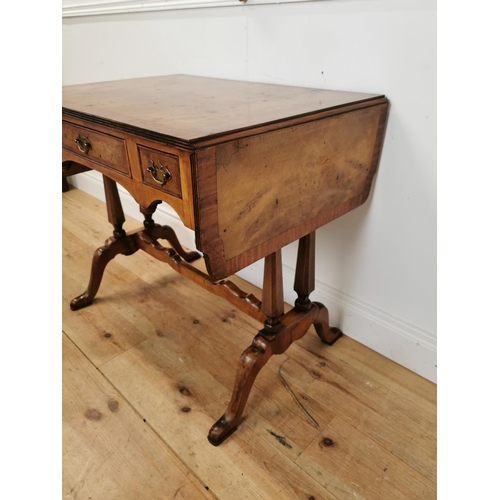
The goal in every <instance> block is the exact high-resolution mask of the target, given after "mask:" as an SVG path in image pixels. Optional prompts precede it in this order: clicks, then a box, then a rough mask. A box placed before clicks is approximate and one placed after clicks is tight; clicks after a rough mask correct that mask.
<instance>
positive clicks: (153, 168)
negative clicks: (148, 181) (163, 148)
mask: <svg viewBox="0 0 500 500" xmlns="http://www.w3.org/2000/svg"><path fill="white" fill-rule="evenodd" d="M149 161H150V165H149V167H148V168H147V169H146V170H147V171H148V172H149V173H150V174H151V177H152V178H153V180H154V181H155V182H157V183H158V184H160V185H162V186H163V184H165V182H167V181H169V180H170V179H171V178H172V174H171V173H170V170H169V169H168V167H164V166H163V165H162V164H161V163H160V160H156V165H155V162H154V161H153V160H149ZM158 171H159V172H160V174H161V176H162V180H160V179H158V178H157V177H156V173H157V172H158Z"/></svg>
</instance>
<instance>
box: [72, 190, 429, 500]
mask: <svg viewBox="0 0 500 500" xmlns="http://www.w3.org/2000/svg"><path fill="white" fill-rule="evenodd" d="M138 225H140V224H139V223H138V222H137V221H133V220H127V221H125V223H124V226H123V227H124V229H125V230H127V231H130V230H132V229H133V228H135V227H137V226H138ZM111 231H112V227H111V225H110V224H109V223H108V222H107V212H106V207H105V205H104V204H103V203H101V202H99V201H97V200H95V199H94V198H92V197H90V196H88V195H86V194H85V193H82V192H81V191H78V190H75V189H70V191H69V192H67V193H64V195H63V293H64V297H63V306H62V312H63V330H64V334H65V335H66V336H67V337H68V339H70V340H71V342H70V343H66V344H65V345H66V346H69V347H68V349H66V347H65V353H66V354H65V356H66V357H65V361H64V363H65V365H64V366H65V370H64V373H63V383H64V385H63V409H64V415H63V441H64V443H65V446H64V449H63V469H64V470H63V478H64V482H63V492H64V494H65V495H66V498H84V499H88V498H89V497H92V500H100V499H103V500H104V499H105V500H113V499H120V500H121V499H128V498H156V499H162V498H176V499H179V498H193V499H195V498H203V495H204V494H207V495H208V496H207V498H210V497H213V498H219V499H228V500H234V499H235V498H237V499H269V500H276V499H294V500H297V499H300V500H311V498H313V499H315V500H319V499H323V500H332V499H348V498H349V499H353V498H356V499H366V500H371V499H380V500H393V499H424V500H427V499H434V498H436V386H435V385H434V384H432V383H431V382H429V381H427V380H424V379H422V378H421V377H419V376H418V375H415V374H414V373H411V372H410V371H408V370H406V369H405V368H402V367H401V366H399V365H396V364H395V363H393V362H392V361H390V360H388V359H386V358H384V357H382V356H380V355H379V354H377V353H375V352H373V351H371V350H370V349H368V348H366V347H364V346H362V345H360V344H358V343H357V342H355V341H354V340H352V339H350V338H348V337H345V336H344V337H342V338H340V339H339V340H338V341H337V342H336V344H335V348H331V347H328V346H326V345H324V344H322V343H321V342H318V338H317V335H316V334H315V332H314V329H312V328H311V329H310V331H309V332H308V333H307V334H306V335H305V336H304V337H303V338H302V339H301V340H298V341H297V342H295V343H294V344H293V345H292V346H291V347H290V348H289V349H288V350H287V351H286V353H285V354H283V355H281V356H273V357H272V358H271V359H270V360H269V362H268V363H267V364H266V366H265V367H264V368H263V369H262V370H261V372H260V374H259V377H258V378H257V380H256V381H255V384H254V387H253V389H252V392H251V394H250V397H249V400H248V403H247V406H246V409H245V412H244V414H243V418H244V424H245V425H242V426H241V427H240V428H239V429H238V431H237V432H236V433H235V434H234V435H233V436H231V438H230V439H229V440H228V441H226V442H224V443H223V444H221V445H220V446H219V447H217V448H215V447H213V446H211V445H210V444H209V443H208V441H207V439H206V433H207V429H208V428H209V427H210V426H211V425H212V423H213V422H214V421H215V420H216V419H217V418H218V417H219V416H220V415H221V414H222V412H223V411H224V410H225V408H226V407H227V404H228V402H229V399H230V397H231V392H232V388H233V383H234V373H235V368H236V365H237V360H238V357H239V356H240V354H241V352H242V351H243V350H244V349H245V348H246V347H247V346H248V345H249V343H250V342H251V339H252V338H253V337H254V336H255V333H256V332H257V330H258V329H259V328H260V326H261V324H260V323H259V322H258V321H255V320H254V319H252V318H251V317H249V316H247V315H245V314H243V313H241V312H239V311H238V310H236V308H234V306H232V305H231V304H228V303H227V302H226V301H225V300H224V299H222V298H219V297H216V296H214V295H211V294H209V293H208V292H206V291H205V290H203V289H202V288H201V287H199V286H197V285H196V284H194V283H192V282H191V281H189V280H187V279H185V278H184V277H183V276H180V275H178V274H177V273H176V272H175V271H173V270H171V269H170V268H169V267H168V266H166V265H165V264H163V263H162V262H159V261H157V260H155V259H153V258H151V257H150V256H149V255H147V254H145V253H143V252H138V253H136V254H134V255H133V256H130V257H125V256H118V257H117V258H116V259H114V260H113V261H112V262H111V263H110V264H109V266H108V269H107V272H106V273H105V276H104V279H103V283H102V285H101V290H100V293H99V296H98V298H96V300H95V302H94V304H93V305H92V306H90V307H88V308H85V309H82V310H79V311H76V312H73V311H70V309H69V300H70V298H72V297H74V296H75V295H77V294H78V293H81V292H82V291H83V289H84V288H85V286H86V284H87V279H88V272H89V264H90V259H91V257H92V254H93V251H94V249H95V247H97V246H99V245H101V244H102V242H103V241H104V240H105V239H106V238H107V237H108V236H109V235H110V234H111ZM196 265H197V266H200V267H201V266H202V265H203V262H202V261H197V262H196ZM231 279H232V280H234V281H235V283H237V284H238V286H240V287H241V288H243V289H245V290H246V291H248V292H251V293H253V294H254V295H255V296H256V297H258V298H260V297H261V292H260V290H258V289H256V288H255V287H253V286H251V285H249V284H245V283H244V282H242V280H239V279H238V278H236V277H232V278H231ZM289 308H290V306H289V305H285V310H288V309H289ZM70 370H71V371H70ZM110 400H112V401H115V402H117V403H118V408H119V411H118V412H113V411H112V408H115V406H116V405H115V403H111V407H110V406H109V405H108V402H109V401H110ZM86 412H87V413H86ZM85 415H87V416H85ZM99 416H100V418H98V417H99ZM141 492H143V493H141ZM176 495H177V496H176Z"/></svg>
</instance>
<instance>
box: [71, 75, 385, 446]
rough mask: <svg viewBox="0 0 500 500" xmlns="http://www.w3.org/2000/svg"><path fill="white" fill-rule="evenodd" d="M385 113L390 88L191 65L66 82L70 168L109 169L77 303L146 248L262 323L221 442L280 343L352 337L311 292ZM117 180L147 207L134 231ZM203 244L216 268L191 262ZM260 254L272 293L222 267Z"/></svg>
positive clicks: (362, 178) (241, 367)
mask: <svg viewBox="0 0 500 500" xmlns="http://www.w3.org/2000/svg"><path fill="white" fill-rule="evenodd" d="M387 111H388V101H387V99H386V98H385V97H384V96H382V95H376V94H364V93H354V92H343V91H332V90H319V89H308V88H298V87H288V86H279V85H269V84H260V83H249V82H239V81H231V80H220V79H214V78H203V77H194V76H187V75H170V76H159V77H148V78H137V79H130V80H120V81H112V82H103V83H93V84H85V85H72V86H66V87H63V109H62V112H63V117H62V119H63V121H62V153H63V157H62V161H63V172H66V173H68V172H80V171H84V170H87V169H93V170H96V171H98V172H100V173H102V174H103V180H104V189H105V195H106V204H107V211H108V219H109V221H110V223H111V224H112V226H113V235H112V236H111V237H110V238H109V239H108V240H107V241H106V242H105V243H104V246H102V247H100V248H98V249H97V250H96V252H95V254H94V257H93V261H92V267H91V272H90V281H89V285H88V287H87V289H86V290H85V292H84V293H83V294H82V295H80V296H78V297H76V298H75V299H73V301H72V302H71V309H73V310H76V309H79V308H82V307H85V306H88V305H90V304H91V303H92V301H93V299H94V297H95V295H96V293H97V291H98V288H99V285H100V282H101V279H102V275H103V272H104V269H105V267H106V264H107V263H108V262H109V261H110V260H111V259H113V258H114V257H115V256H116V255H118V254H124V255H131V254H133V253H134V252H136V251H137V250H139V249H140V250H144V251H145V252H147V253H148V254H150V255H152V256H154V257H156V258H157V259H159V260H161V261H163V262H165V263H167V264H168V265H170V266H171V267H172V268H174V269H175V270H176V271H178V272H179V273H181V274H182V275H183V276H185V277H187V278H189V279H191V280H193V281H194V282H196V283H198V284H199V285H201V286H202V287H204V288H205V289H206V290H207V291H209V292H212V293H214V294H216V295H219V296H222V297H224V298H226V299H227V300H228V301H230V302H231V303H232V304H233V305H235V306H236V307H238V308H239V309H241V310H242V311H244V312H245V313H247V314H249V315H251V316H252V317H254V318H256V319H258V320H260V321H261V322H262V324H263V326H262V329H261V330H260V331H259V332H258V333H257V335H256V337H255V338H254V339H253V342H252V344H251V345H250V347H248V348H247V349H246V350H245V351H244V352H243V354H242V356H241V357H240V360H239V363H238V367H237V372H236V380H235V385H234V390H233V394H232V398H231V401H230V403H229V406H228V408H227V410H226V412H225V413H224V414H223V415H222V417H221V418H220V419H219V420H218V421H217V422H215V424H214V425H213V427H212V428H211V429H210V431H209V434H208V439H209V441H210V443H212V444H213V445H218V444H220V443H221V442H222V441H224V440H225V439H226V438H227V437H228V436H229V435H230V434H231V433H232V432H234V431H235V430H236V428H237V426H238V425H239V423H240V422H241V419H242V413H243V410H244V408H245V404H246V401H247V399H248V395H249V393H250V390H251V388H252V385H253V382H254V380H255V377H256V376H257V374H258V372H259V371H260V369H261V368H262V367H263V366H264V365H265V364H266V362H267V361H268V359H269V358H270V357H271V356H272V355H273V354H282V353H283V352H285V351H286V349H287V348H288V347H289V346H290V345H291V344H292V342H294V341H295V340H297V339H300V338H301V337H302V336H303V335H304V334H305V333H306V331H307V330H308V329H309V327H310V326H311V325H314V327H315V330H316V332H317V334H318V336H319V338H320V339H321V341H322V342H325V343H327V344H333V343H334V342H335V341H336V340H337V339H338V338H339V337H340V336H341V335H342V332H341V331H340V330H339V329H338V328H330V326H329V322H328V311H327V309H326V308H325V307H324V306H323V305H322V304H320V303H318V302H311V301H310V299H309V295H310V293H311V292H312V291H313V290H314V255H315V230H316V229H317V228H319V227H321V226H322V225H324V224H326V223H328V222H330V221H332V220H333V219H336V218H337V217H340V216H341V215H343V214H345V213H346V212H348V211H350V210H352V209H354V208H356V207H358V206H359V205H361V204H362V203H363V202H364V201H365V200H366V199H367V197H368V194H369V192H370V188H371V185H372V180H373V177H374V175H375V172H376V170H377V166H378V163H379V159H380V153H381V146H382V143H383V138H384V132H385V125H386V119H387ZM116 183H119V184H120V185H122V186H123V187H124V188H125V189H126V190H127V191H129V192H130V194H131V195H132V197H133V198H134V199H135V201H136V202H137V203H138V204H139V206H140V210H141V213H142V214H143V215H144V226H143V227H142V228H140V229H138V230H136V231H133V232H129V233H126V232H125V231H124V230H123V228H122V225H123V223H124V221H125V218H124V214H123V210H122V207H121V203H120V199H119V195H118V190H117V186H116ZM161 202H165V203H167V204H168V205H170V206H171V207H172V208H173V209H174V210H175V211H176V213H177V214H178V215H179V217H180V219H181V220H182V221H183V223H184V224H185V226H187V227H188V228H190V229H193V230H194V231H195V235H196V247H197V249H198V250H199V252H201V254H202V255H201V254H200V253H198V252H196V251H189V252H188V251H185V250H184V249H183V248H182V247H181V245H180V244H179V241H178V239H177V237H176V235H175V233H174V231H173V230H172V229H171V228H170V227H168V226H161V225H158V224H156V223H155V222H154V220H153V215H154V212H155V209H156V207H157V206H158V204H159V203H161ZM159 240H166V241H167V242H168V243H169V246H163V245H162V244H161V243H160V241H159ZM295 240H299V249H298V256H297V267H296V275H295V283H294V290H295V292H296V293H297V300H296V301H295V306H294V308H293V309H292V310H290V311H289V312H288V313H286V314H285V313H284V299H283V284H282V269H281V249H282V248H283V247H284V246H285V245H287V244H289V243H291V242H293V241H295ZM201 256H203V258H204V259H205V264H206V267H207V272H208V274H205V273H203V272H201V271H200V270H198V269H197V268H195V267H194V266H192V265H190V262H192V261H194V260H195V259H198V258H199V257H201ZM261 258H265V265H264V285H263V296H262V302H261V301H259V300H258V299H257V298H256V297H254V296H253V295H249V294H246V293H245V292H244V291H243V290H241V289H239V288H238V287H237V286H236V285H235V284H233V283H232V282H231V281H228V280H226V279H225V278H227V277H228V276H230V275H232V274H234V273H236V272H237V271H239V270H241V269H242V268H244V267H246V266H248V265H250V264H252V263H254V262H255V261H257V260H259V259H261Z"/></svg>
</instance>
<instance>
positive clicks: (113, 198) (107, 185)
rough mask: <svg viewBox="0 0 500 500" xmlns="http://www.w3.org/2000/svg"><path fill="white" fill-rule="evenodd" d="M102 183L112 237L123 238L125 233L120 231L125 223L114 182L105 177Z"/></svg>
mask: <svg viewBox="0 0 500 500" xmlns="http://www.w3.org/2000/svg"><path fill="white" fill-rule="evenodd" d="M102 180H103V182H104V195H105V196H106V208H107V210H108V220H109V222H110V223H111V224H112V226H113V236H114V237H115V238H123V237H124V236H125V231H124V230H123V229H122V226H123V223H124V222H125V215H124V214H123V208H122V204H121V201H120V195H119V194H118V188H117V187H116V182H115V181H114V180H112V179H110V178H109V177H106V176H105V175H103V176H102Z"/></svg>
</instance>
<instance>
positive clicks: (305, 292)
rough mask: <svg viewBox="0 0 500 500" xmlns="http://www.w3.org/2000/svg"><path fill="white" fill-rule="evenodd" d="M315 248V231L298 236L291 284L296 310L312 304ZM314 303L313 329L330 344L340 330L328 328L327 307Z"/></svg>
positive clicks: (306, 307) (302, 309) (305, 309)
mask: <svg viewBox="0 0 500 500" xmlns="http://www.w3.org/2000/svg"><path fill="white" fill-rule="evenodd" d="M315 250H316V233H315V232H314V231H313V232H312V233H310V234H308V235H306V236H304V237H303V238H300V240H299V250H298V253H297V266H296V268H295V282H294V286H293V289H294V290H295V292H297V300H296V301H295V309H296V310H298V311H308V310H310V308H311V306H312V305H313V303H312V302H311V300H310V299H309V295H310V294H311V293H312V292H313V291H314V287H315V259H316V255H315V253H316V252H315ZM314 304H315V305H316V306H318V309H319V311H318V314H317V318H316V319H315V321H314V329H315V330H316V333H317V334H318V337H319V338H320V339H321V341H322V342H324V343H325V344H328V345H332V344H333V343H334V342H335V341H336V340H338V339H339V338H340V337H341V336H342V331H341V330H339V329H338V328H330V325H329V324H328V309H327V308H326V307H325V306H324V305H323V304H320V303H319V302H315V303H314Z"/></svg>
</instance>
